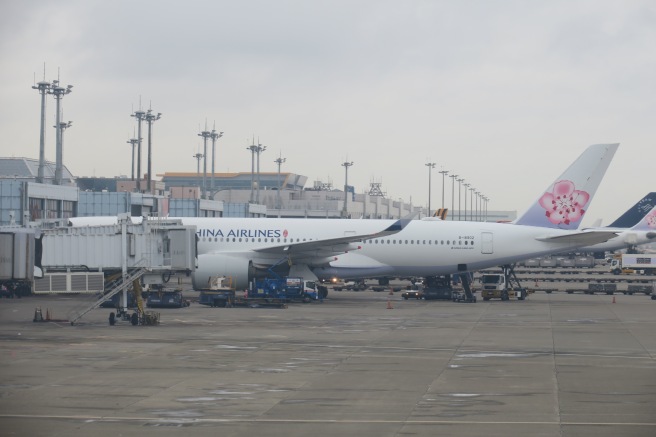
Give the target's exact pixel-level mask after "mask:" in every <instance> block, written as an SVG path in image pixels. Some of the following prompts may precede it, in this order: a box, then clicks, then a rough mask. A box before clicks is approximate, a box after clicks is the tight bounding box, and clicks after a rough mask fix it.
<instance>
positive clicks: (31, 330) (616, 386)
mask: <svg viewBox="0 0 656 437" xmlns="http://www.w3.org/2000/svg"><path fill="white" fill-rule="evenodd" d="M85 299H88V298H85V297H80V296H68V297H67V296H31V297H27V298H23V299H3V300H2V301H0V348H1V354H0V369H2V370H1V372H0V375H1V376H0V435H3V436H14V435H15V436H25V435H29V436H67V437H73V436H90V435H91V436H94V437H102V436H131V435H140V436H150V435H155V434H157V435H158V436H167V435H180V434H182V433H184V435H186V436H216V435H221V436H222V437H225V436H246V435H248V436H251V435H257V436H265V437H266V436H286V437H289V436H308V435H316V436H324V435H325V436H332V435H341V436H351V435H353V436H355V435H357V436H376V437H380V436H408V435H416V436H435V435H440V436H452V435H457V436H481V435H485V436H504V437H507V436H509V435H513V436H550V437H551V436H554V437H555V436H594V437H605V436H609V437H610V436H650V437H651V436H655V435H656V317H655V314H656V301H652V300H650V298H649V297H648V296H644V295H633V296H624V295H615V296H609V295H584V294H566V293H552V294H546V293H543V292H536V293H535V294H532V295H530V296H529V297H528V299H527V300H525V301H516V300H511V301H507V302H501V301H498V300H492V301H489V302H483V301H482V300H481V299H480V298H479V300H478V302H477V303H473V304H470V303H453V302H450V301H424V300H412V299H410V300H407V301H405V300H402V299H401V296H400V293H398V292H397V293H394V295H390V294H389V293H387V292H378V293H376V292H373V291H364V292H348V291H343V292H333V291H331V292H330V294H329V296H328V298H327V299H326V300H324V301H323V303H320V302H312V303H309V304H302V303H297V304H290V305H289V306H288V308H286V309H280V308H210V307H205V306H201V305H198V304H196V303H192V304H191V306H189V307H187V308H180V309H157V310H154V311H157V312H159V313H160V316H161V317H160V320H161V323H160V325H158V326H132V325H131V324H130V323H129V322H127V321H119V322H118V323H117V324H116V325H115V326H110V325H109V323H108V316H109V312H110V311H111V310H110V309H104V308H100V309H96V310H93V311H92V312H90V313H89V314H87V315H86V316H85V317H84V318H83V319H82V320H81V321H80V322H79V324H77V325H76V326H71V325H70V323H68V322H66V321H65V319H66V318H67V317H68V312H69V311H70V310H71V309H72V308H73V307H76V306H79V305H80V303H81V302H80V301H83V300H85ZM36 308H41V311H42V314H43V316H44V317H46V316H49V318H50V319H51V321H45V322H33V318H34V312H35V309H36ZM57 320H60V321H57Z"/></svg>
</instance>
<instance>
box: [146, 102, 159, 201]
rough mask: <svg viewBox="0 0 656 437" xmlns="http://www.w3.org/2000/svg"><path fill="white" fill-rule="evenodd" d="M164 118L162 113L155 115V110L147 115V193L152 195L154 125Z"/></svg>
mask: <svg viewBox="0 0 656 437" xmlns="http://www.w3.org/2000/svg"><path fill="white" fill-rule="evenodd" d="M160 118H162V113H161V112H158V113H157V115H155V114H153V110H152V109H149V110H148V112H147V113H146V123H148V180H147V181H146V191H147V192H149V193H151V192H152V191H151V187H150V181H151V179H152V178H153V174H152V157H153V147H152V146H153V123H154V122H156V121H157V120H159V119H160Z"/></svg>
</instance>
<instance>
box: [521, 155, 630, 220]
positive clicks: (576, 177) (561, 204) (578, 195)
mask: <svg viewBox="0 0 656 437" xmlns="http://www.w3.org/2000/svg"><path fill="white" fill-rule="evenodd" d="M618 147H619V144H596V145H593V146H589V147H588V148H587V149H586V150H585V151H584V152H583V153H582V154H581V156H579V157H578V159H577V160H576V161H574V163H573V164H572V165H570V166H569V167H568V168H567V170H565V172H564V173H563V174H562V175H560V177H558V179H556V180H555V181H554V183H553V184H551V185H550V186H549V187H548V188H547V189H546V190H545V192H544V193H543V194H542V195H541V196H540V197H539V198H538V199H537V200H536V201H535V203H534V204H533V205H532V206H531V207H530V208H529V209H528V210H527V211H526V212H525V213H524V214H522V215H521V216H520V217H519V218H518V219H517V220H516V221H515V222H514V223H515V224H518V225H526V226H540V227H546V228H557V229H576V228H578V227H579V226H580V224H581V219H582V218H583V215H584V214H585V212H586V211H587V210H588V206H589V205H590V201H591V200H592V198H593V197H594V195H595V193H596V192H597V187H598V186H599V184H600V183H601V180H602V178H603V176H604V174H605V173H606V169H608V165H609V164H610V161H611V160H612V159H613V156H614V155H615V152H616V151H617V148H618Z"/></svg>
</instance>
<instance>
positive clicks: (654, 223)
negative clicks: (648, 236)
mask: <svg viewBox="0 0 656 437" xmlns="http://www.w3.org/2000/svg"><path fill="white" fill-rule="evenodd" d="M645 222H647V227H648V228H656V210H652V211H651V212H650V213H649V214H647V215H646V216H645Z"/></svg>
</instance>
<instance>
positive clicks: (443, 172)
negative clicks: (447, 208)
mask: <svg viewBox="0 0 656 437" xmlns="http://www.w3.org/2000/svg"><path fill="white" fill-rule="evenodd" d="M440 173H441V174H442V209H444V176H446V175H447V174H448V173H449V172H448V170H440Z"/></svg>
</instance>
